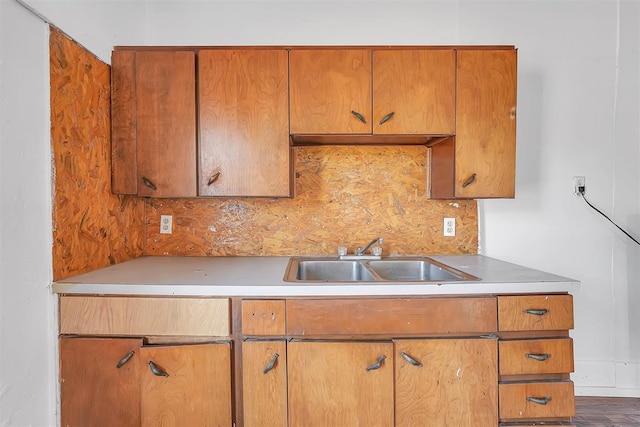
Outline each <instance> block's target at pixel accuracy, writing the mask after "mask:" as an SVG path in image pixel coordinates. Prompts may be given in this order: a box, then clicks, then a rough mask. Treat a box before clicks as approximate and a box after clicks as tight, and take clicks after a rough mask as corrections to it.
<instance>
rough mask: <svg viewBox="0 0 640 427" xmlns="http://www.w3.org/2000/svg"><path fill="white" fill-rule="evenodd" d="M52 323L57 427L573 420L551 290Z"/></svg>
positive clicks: (84, 317) (202, 309)
mask: <svg viewBox="0 0 640 427" xmlns="http://www.w3.org/2000/svg"><path fill="white" fill-rule="evenodd" d="M232 308H233V312H232ZM235 310H237V312H236V311H235ZM167 313H169V314H170V318H171V319H172V321H169V319H168V318H167V316H166V314H167ZM60 319H61V331H62V332H61V333H62V335H61V337H60V381H61V385H60V388H61V411H62V414H61V421H62V424H61V425H62V426H86V425H91V426H102V425H104V426H112V425H117V426H133V427H135V426H147V425H154V426H155V425H163V426H164V425H166V426H192V425H194V426H195V425H204V426H228V427H229V426H233V427H242V426H246V427H255V426H260V427H300V426H303V427H314V426H318V427H326V426H332V427H334V426H335V427H350V426H362V425H366V426H381V427H384V426H389V427H391V426H398V427H401V426H408V427H413V426H456V427H459V426H473V427H484V426H487V427H490V426H498V425H500V426H507V425H509V426H515V425H542V424H544V425H554V423H556V424H560V425H569V424H568V423H570V421H571V417H572V416H573V415H574V413H575V403H574V390H573V383H572V382H571V381H570V374H571V372H573V368H574V365H573V341H572V340H571V338H570V337H569V329H570V328H572V327H573V301H572V298H571V296H570V295H566V294H564V295H562V294H555V295H507V296H490V295H489V296H487V295H482V296H479V295H464V296H459V297H454V296H448V297H409V298H392V297H369V298H367V297H359V298H358V299H353V298H322V299H320V298H296V299H294V298H290V299H286V298H283V299H279V300H278V299H263V300H260V299H249V298H239V297H238V298H235V300H234V301H230V300H227V299H220V300H216V299H203V298H194V299H189V298H184V299H182V298H174V297H171V298H146V297H139V298H110V297H97V296H93V297H68V296H66V297H65V296H63V297H62V299H61V305H60ZM129 319H134V320H135V321H134V320H131V321H130V320H129ZM203 320H206V321H203ZM174 323H180V325H181V326H180V328H178V329H176V327H177V326H176V325H174ZM231 323H233V324H231ZM206 325H209V326H206ZM205 326H206V327H205ZM87 331H88V332H87ZM134 331H135V332H134ZM174 331H180V332H181V335H175V332H174ZM138 333H139V334H140V335H137V334H138ZM91 334H95V335H91ZM211 334H215V335H211ZM118 336H119V337H118ZM232 343H237V345H235V344H234V345H232Z"/></svg>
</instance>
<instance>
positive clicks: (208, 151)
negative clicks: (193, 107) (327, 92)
mask: <svg viewBox="0 0 640 427" xmlns="http://www.w3.org/2000/svg"><path fill="white" fill-rule="evenodd" d="M287 65H288V58H287V51H286V50H284V49H281V50H265V49H255V50H254V49H239V50H226V49H225V50H201V51H200V52H199V53H198V88H199V90H198V98H199V102H200V105H199V107H200V108H199V115H200V124H199V125H200V178H199V188H200V195H203V196H262V197H289V196H290V195H291V191H290V190H291V184H290V182H291V181H290V170H291V168H290V162H289V158H290V151H289V128H288V125H289V116H288V114H289V112H288V104H287V100H288V81H287V70H288V66H287Z"/></svg>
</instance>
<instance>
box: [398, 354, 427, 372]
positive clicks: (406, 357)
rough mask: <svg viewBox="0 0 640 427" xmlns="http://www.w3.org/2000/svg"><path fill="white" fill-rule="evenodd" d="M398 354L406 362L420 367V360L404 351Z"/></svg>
mask: <svg viewBox="0 0 640 427" xmlns="http://www.w3.org/2000/svg"><path fill="white" fill-rule="evenodd" d="M400 355H401V356H402V357H403V358H404V360H406V361H407V362H409V363H410V364H412V365H413V366H417V367H418V368H421V367H422V363H421V362H418V361H417V360H416V359H414V358H413V357H411V356H409V355H408V354H407V353H405V352H404V351H403V352H401V353H400Z"/></svg>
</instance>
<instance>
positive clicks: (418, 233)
mask: <svg viewBox="0 0 640 427" xmlns="http://www.w3.org/2000/svg"><path fill="white" fill-rule="evenodd" d="M50 71H51V136H52V149H53V163H54V168H55V171H54V177H53V179H54V191H53V227H54V231H53V272H54V280H61V279H64V278H66V277H69V276H72V275H75V274H80V273H83V272H86V271H91V270H94V269H97V268H100V267H104V266H107V265H110V264H114V263H118V262H122V261H126V260H128V259H131V258H135V257H137V256H140V255H142V254H143V253H144V254H147V255H188V256H222V255H294V254H307V255H315V254H334V253H335V252H336V249H337V247H338V246H347V247H348V248H349V251H350V252H353V250H354V249H355V248H356V247H357V246H363V245H364V244H366V243H367V242H369V241H370V240H371V239H373V238H374V237H378V236H381V237H384V239H385V242H384V252H385V253H386V254H436V253H441V254H460V253H477V248H478V217H477V206H476V202H475V200H461V201H446V200H444V201H443V200H426V199H425V180H426V178H425V176H426V173H425V169H426V148H425V147H421V146H379V147H357V146H325V147H299V148H296V149H295V156H296V174H297V175H298V178H297V179H296V192H297V195H296V197H295V198H293V199H257V198H256V199H250V198H236V199H229V198H200V199H140V198H136V197H122V196H115V195H112V194H111V193H110V141H109V138H110V122H109V121H110V111H109V110H110V95H109V93H110V73H109V66H108V65H106V64H104V63H102V62H101V61H99V60H98V59H97V58H95V57H94V56H93V55H92V54H91V53H89V52H87V51H86V50H85V49H84V48H82V47H81V46H79V45H77V44H76V43H75V42H74V41H73V40H70V39H69V38H67V37H66V36H65V35H63V34H62V33H60V32H59V31H58V30H57V29H55V28H53V27H51V36H50ZM247 173H248V174H250V173H251V171H247ZM161 214H171V215H173V221H174V228H173V234H172V235H164V234H160V233H159V228H160V215H161ZM444 217H454V218H456V236H455V237H443V236H442V228H443V218H444Z"/></svg>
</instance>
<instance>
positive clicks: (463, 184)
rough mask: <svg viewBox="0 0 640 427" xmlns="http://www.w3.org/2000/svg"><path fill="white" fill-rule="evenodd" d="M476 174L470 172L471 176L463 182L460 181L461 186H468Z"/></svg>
mask: <svg viewBox="0 0 640 427" xmlns="http://www.w3.org/2000/svg"><path fill="white" fill-rule="evenodd" d="M476 176H477V175H476V174H475V173H473V174H471V176H470V177H469V178H467V180H466V181H465V182H463V183H462V188H465V187H468V186H469V185H471V184H473V181H475V180H476Z"/></svg>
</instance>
